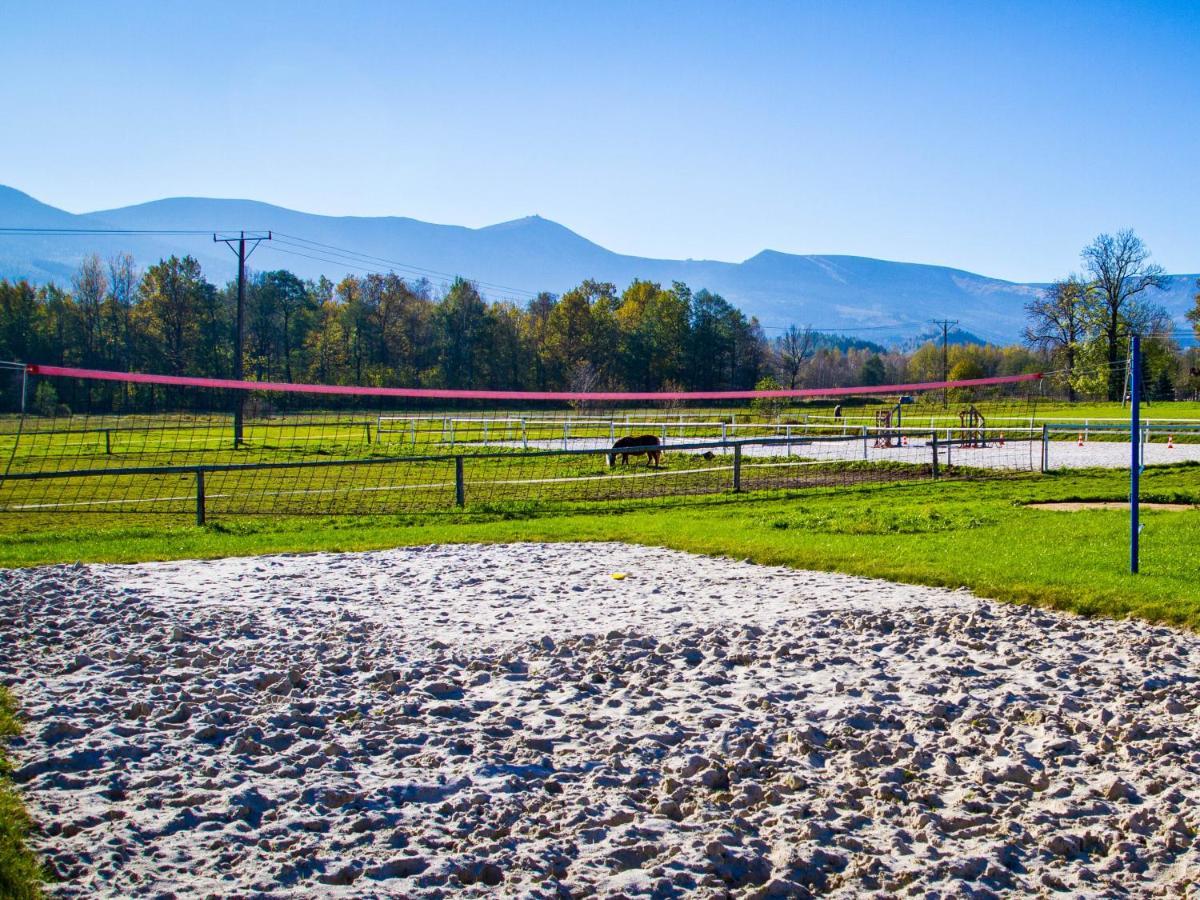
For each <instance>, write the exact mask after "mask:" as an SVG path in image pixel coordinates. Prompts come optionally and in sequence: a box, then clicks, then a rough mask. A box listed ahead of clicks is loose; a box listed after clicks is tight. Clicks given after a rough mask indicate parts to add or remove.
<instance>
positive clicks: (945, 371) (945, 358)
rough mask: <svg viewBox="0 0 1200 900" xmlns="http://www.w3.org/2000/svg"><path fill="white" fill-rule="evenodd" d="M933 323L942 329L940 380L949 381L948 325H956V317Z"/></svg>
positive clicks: (943, 393) (944, 397) (944, 391)
mask: <svg viewBox="0 0 1200 900" xmlns="http://www.w3.org/2000/svg"><path fill="white" fill-rule="evenodd" d="M933 324H934V325H938V326H940V327H941V329H942V381H949V380H950V369H949V359H950V357H949V354H948V352H947V350H946V344H947V343H948V341H949V336H950V326H951V325H957V324H958V319H943V320H942V321H940V322H939V321H936V320H935V321H934V323H933ZM942 408H943V409H945V408H946V389H945V388H944V387H943V388H942Z"/></svg>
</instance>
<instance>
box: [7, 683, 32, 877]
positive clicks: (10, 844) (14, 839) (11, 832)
mask: <svg viewBox="0 0 1200 900" xmlns="http://www.w3.org/2000/svg"><path fill="white" fill-rule="evenodd" d="M20 730H21V727H20V722H19V721H18V719H17V704H16V700H15V698H14V697H13V695H12V694H11V693H10V692H9V690H8V689H7V688H6V687H4V686H3V685H0V897H4V898H11V900H24V898H27V897H37V896H40V890H39V885H40V883H41V872H40V870H39V867H38V863H37V860H36V859H35V858H34V856H33V854H32V853H30V851H29V849H28V848H27V847H26V844H25V839H26V835H27V833H28V830H29V820H28V819H27V818H26V816H25V811H24V810H23V809H22V808H21V801H20V798H19V797H18V795H17V793H16V791H15V790H13V788H12V787H11V786H10V785H9V783H8V773H9V762H8V754H7V752H6V750H7V747H6V744H7V742H8V741H9V739H11V738H13V737H15V736H16V735H17V734H18V733H20Z"/></svg>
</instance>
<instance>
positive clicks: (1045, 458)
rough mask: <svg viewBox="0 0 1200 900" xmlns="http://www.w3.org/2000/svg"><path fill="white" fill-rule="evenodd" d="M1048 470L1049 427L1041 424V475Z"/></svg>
mask: <svg viewBox="0 0 1200 900" xmlns="http://www.w3.org/2000/svg"><path fill="white" fill-rule="evenodd" d="M1049 469H1050V426H1048V425H1047V424H1046V423H1045V422H1043V423H1042V474H1043V475H1045V474H1046V472H1047V471H1049Z"/></svg>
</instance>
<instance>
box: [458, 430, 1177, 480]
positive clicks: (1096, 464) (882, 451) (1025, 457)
mask: <svg viewBox="0 0 1200 900" xmlns="http://www.w3.org/2000/svg"><path fill="white" fill-rule="evenodd" d="M673 443H683V442H682V441H679V440H677V439H675V438H670V439H668V441H667V443H666V445H665V447H666V450H667V456H666V457H665V458H666V459H667V461H668V464H669V461H670V458H671V456H672V455H673V454H679V455H684V454H695V453H702V452H704V451H703V450H691V451H687V450H682V451H672V450H671V444H673ZM479 446H483V445H482V444H480V445H479ZM489 446H493V447H508V448H514V449H516V448H521V447H522V446H523V445H522V444H521V442H520V441H509V442H498V441H493V442H492V443H491V444H490V445H489ZM528 446H529V448H530V449H532V450H561V449H563V442H562V441H561V440H551V441H529V442H528ZM567 446H568V448H569V449H572V450H585V449H586V450H597V449H608V448H609V447H611V442H610V441H608V440H606V439H600V438H579V439H571V440H570V441H568V445H567ZM719 452H720V451H718V453H719ZM742 455H743V456H744V457H751V458H752V457H756V456H785V455H790V456H792V457H793V458H796V459H803V460H812V461H819V462H836V461H858V460H867V461H870V462H884V461H886V462H904V463H917V464H926V463H928V462H929V461H930V459H931V455H932V450H931V448H930V446H929V441H928V435H925V436H921V437H916V436H912V437H910V438H909V442H908V445H907V446H903V447H876V446H874V441H873V440H872V441H868V442H867V443H866V444H865V445H864V442H863V441H861V440H849V441H814V442H807V443H806V442H805V441H804V440H803V439H802V438H797V439H796V440H795V442H794V443H793V444H792V445H791V447H790V448H787V447H785V446H778V445H771V446H755V445H748V446H746V447H744V448H743V450H742ZM1048 456H1049V459H1048V463H1049V468H1051V469H1081V468H1104V469H1127V468H1129V456H1130V447H1129V443H1128V442H1124V443H1122V442H1120V441H1096V440H1087V441H1085V442H1084V445H1083V446H1082V447H1080V446H1078V445H1077V443H1076V441H1074V440H1054V441H1051V442H1050V447H1049V454H1048ZM938 459H939V462H940V463H941V464H942V465H945V464H946V463H947V462H950V463H953V464H954V465H956V466H965V467H967V468H982V469H1002V470H1017V471H1037V470H1038V469H1040V468H1041V460H1042V442H1041V438H1040V437H1039V438H1037V439H1036V440H1033V441H1029V440H1006V441H1005V443H1004V446H1003V447H1001V446H1000V444H999V442H998V441H997V440H995V439H993V440H991V441H990V443H989V445H988V446H987V447H982V448H972V447H951V448H949V449H948V450H947V448H946V447H942V448H941V449H940V450H939V453H938ZM1179 462H1200V444H1175V446H1173V447H1169V446H1168V445H1167V444H1165V443H1150V444H1145V445H1144V457H1143V464H1144V465H1148V466H1153V465H1167V464H1169V463H1179Z"/></svg>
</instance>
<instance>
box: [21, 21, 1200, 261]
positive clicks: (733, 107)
mask: <svg viewBox="0 0 1200 900" xmlns="http://www.w3.org/2000/svg"><path fill="white" fill-rule="evenodd" d="M0 30H2V31H3V33H4V34H5V36H6V39H5V53H4V72H5V77H4V78H3V79H0V115H2V117H3V121H4V123H5V132H6V136H5V137H4V139H3V140H0V183H7V184H10V185H12V186H14V187H17V188H20V189H22V190H25V191H27V192H29V193H31V194H33V195H34V196H36V197H38V198H39V199H42V200H45V201H46V202H48V203H52V204H54V205H56V206H60V207H63V208H65V209H69V210H71V211H73V212H82V211H87V210H92V209H101V208H106V207H112V206H121V205H126V204H129V203H135V202H141V201H144V200H150V199H156V198H159V197H163V196H178V195H202V196H221V197H248V198H253V199H260V200H265V201H268V202H272V203H277V204H280V205H283V206H289V207H293V208H297V209H303V210H306V211H311V212H320V213H328V214H335V215H406V216H412V217H415V218H419V219H425V220H429V221H435V222H447V223H455V224H464V225H472V226H477V225H486V224H491V223H494V222H498V221H503V220H506V219H512V218H517V217H519V216H523V215H528V214H532V213H538V214H540V215H543V216H546V217H547V218H551V219H554V220H556V221H559V222H562V223H563V224H565V225H567V226H568V227H570V228H572V229H574V230H575V231H578V232H579V233H581V234H583V235H584V236H586V237H588V238H590V239H592V240H594V241H596V242H598V243H600V244H603V245H604V246H606V247H609V248H611V249H614V250H618V251H621V252H625V253H632V254H637V255H644V256H666V257H694V258H713V259H725V260H740V259H744V258H746V257H748V256H750V255H753V254H754V253H756V252H758V251H759V250H762V249H764V248H771V249H776V250H783V251H787V252H794V253H850V254H858V255H863V256H877V257H882V258H886V259H900V260H908V261H915V262H928V263H937V264H943V265H952V266H957V267H960V268H965V269H970V270H972V271H977V272H980V273H982V274H986V275H993V276H997V277H1002V278H1009V279H1013V280H1045V279H1049V278H1052V277H1055V276H1058V275H1061V274H1065V273H1066V272H1068V271H1069V270H1071V269H1072V268H1076V267H1077V266H1078V254H1079V250H1080V248H1081V247H1082V246H1083V245H1084V244H1086V243H1087V242H1088V241H1089V240H1090V239H1091V238H1092V237H1093V236H1094V235H1095V234H1097V233H1098V232H1101V231H1111V230H1115V229H1118V228H1122V227H1133V228H1135V229H1136V230H1137V231H1138V233H1139V234H1140V235H1141V236H1142V237H1143V238H1144V239H1145V240H1146V242H1147V243H1148V244H1149V246H1150V247H1151V249H1152V250H1153V251H1154V253H1155V257H1156V258H1157V259H1158V260H1159V261H1160V262H1162V263H1163V264H1164V265H1165V266H1166V267H1167V268H1168V270H1170V271H1174V272H1195V271H1198V270H1200V167H1198V165H1197V161H1198V160H1200V62H1198V61H1197V60H1198V59H1200V3H1196V2H1178V3H1168V2H1162V3H1152V2H1144V3H1100V2H1098V3H1082V2H1072V3H1061V4H1055V3H1044V2H1043V3H1033V2H1031V3H1005V2H991V3H970V2H967V3H961V2H944V3H936V2H929V3H920V2H912V3H898V2H897V3H827V4H825V3H822V4H810V3H779V4H771V3H750V2H739V3H735V2H730V3H725V4H709V3H669V2H668V3H620V2H605V3H597V4H585V3H582V2H579V3H576V2H566V3H563V2H557V3H550V2H547V3H520V2H517V3H500V2H496V3H478V4H476V3H453V2H448V3H429V4H411V5H410V4H401V3H392V2H385V3H368V2H359V3H354V2H340V3H336V4H335V3H305V2H288V3H276V2H258V3H255V4H233V3H229V4H226V3H221V2H206V3H185V2H182V0H179V2H148V3H121V2H109V3H103V4H101V3H94V2H88V3H68V2H54V3H47V2H44V0H41V2H36V3H34V2H26V0H5V2H4V4H3V6H0Z"/></svg>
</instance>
